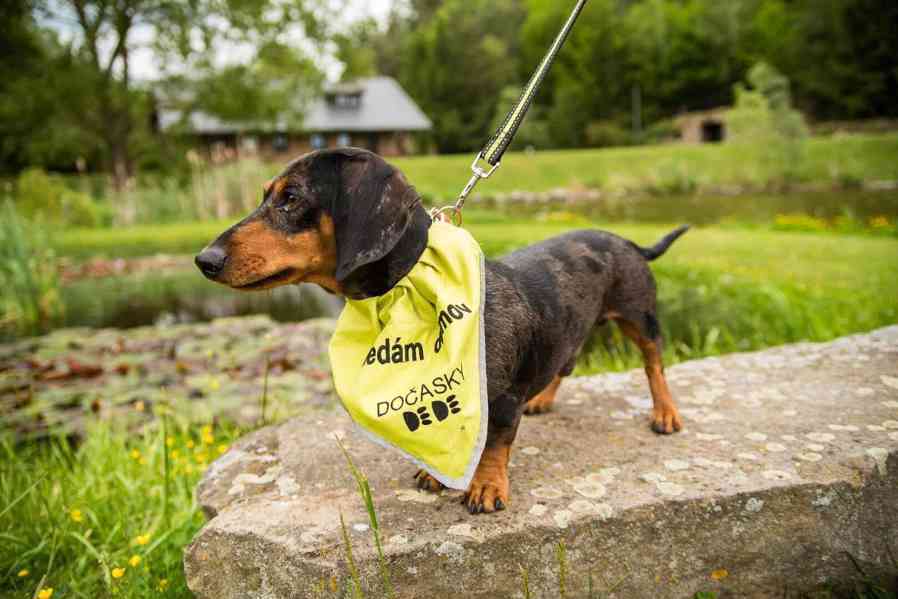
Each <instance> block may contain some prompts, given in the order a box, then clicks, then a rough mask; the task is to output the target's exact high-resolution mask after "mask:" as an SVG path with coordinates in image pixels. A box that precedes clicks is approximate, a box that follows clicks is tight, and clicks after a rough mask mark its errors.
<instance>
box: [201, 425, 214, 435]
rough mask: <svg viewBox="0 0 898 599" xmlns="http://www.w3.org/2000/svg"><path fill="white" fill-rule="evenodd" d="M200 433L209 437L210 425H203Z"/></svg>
mask: <svg viewBox="0 0 898 599" xmlns="http://www.w3.org/2000/svg"><path fill="white" fill-rule="evenodd" d="M200 431H201V432H202V433H203V434H204V435H211V434H212V425H210V424H207V425H205V426H204V427H203V428H201V429H200Z"/></svg>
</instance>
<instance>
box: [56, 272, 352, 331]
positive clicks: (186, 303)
mask: <svg viewBox="0 0 898 599" xmlns="http://www.w3.org/2000/svg"><path fill="white" fill-rule="evenodd" d="M62 296H63V302H64V304H65V306H66V311H65V317H64V321H63V322H62V323H61V325H60V326H69V327H70V326H90V327H115V328H130V327H136V326H142V325H147V324H154V323H156V324H158V323H190V322H205V321H209V320H213V319H216V318H222V317H226V316H245V315H249V314H267V315H269V316H270V317H271V318H272V319H274V320H277V321H281V322H295V321H301V320H306V319H309V318H316V317H319V316H326V317H336V316H337V315H338V314H339V313H340V310H341V309H342V307H343V303H342V300H340V299H339V298H337V297H335V296H332V295H329V294H327V293H326V292H325V291H323V290H322V289H321V288H319V287H317V286H315V285H290V286H286V287H279V288H277V289H274V290H271V291H262V292H253V293H247V292H240V291H235V290H233V289H229V288H227V287H223V286H221V285H215V284H212V283H210V282H209V281H207V280H206V279H205V278H203V277H202V276H201V275H200V274H199V272H197V271H196V269H194V268H192V267H185V268H179V269H173V270H172V271H171V272H168V273H166V274H157V273H144V274H132V275H126V276H118V277H104V278H100V279H86V280H83V281H78V282H75V283H71V284H69V285H66V286H64V287H63V289H62Z"/></svg>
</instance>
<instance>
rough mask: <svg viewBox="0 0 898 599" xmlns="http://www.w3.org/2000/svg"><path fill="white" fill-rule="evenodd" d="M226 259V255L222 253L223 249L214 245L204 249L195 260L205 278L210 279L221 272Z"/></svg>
mask: <svg viewBox="0 0 898 599" xmlns="http://www.w3.org/2000/svg"><path fill="white" fill-rule="evenodd" d="M227 261H228V255H227V254H225V253H224V250H222V249H221V248H218V247H215V246H212V247H208V248H206V249H204V250H203V251H202V252H200V253H199V255H197V257H196V260H195V262H196V265H197V267H198V268H199V269H200V271H202V273H203V274H204V275H206V278H208V279H212V280H214V279H215V277H217V276H218V275H220V274H221V271H222V269H223V268H224V265H225V262H227Z"/></svg>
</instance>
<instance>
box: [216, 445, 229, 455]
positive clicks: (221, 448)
mask: <svg viewBox="0 0 898 599" xmlns="http://www.w3.org/2000/svg"><path fill="white" fill-rule="evenodd" d="M227 450H228V446H227V445H225V444H224V443H222V444H221V445H219V446H218V454H219V455H221V454H223V453H224V452H226V451H227Z"/></svg>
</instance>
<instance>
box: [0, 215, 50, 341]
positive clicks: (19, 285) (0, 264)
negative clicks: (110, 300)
mask: <svg viewBox="0 0 898 599" xmlns="http://www.w3.org/2000/svg"><path fill="white" fill-rule="evenodd" d="M0 214H2V218H0V286H2V288H0V307H2V313H0V334H2V336H7V335H9V334H10V333H11V334H18V335H29V334H36V333H40V332H43V331H46V330H47V329H49V328H50V326H51V325H52V324H53V323H54V322H56V321H58V320H59V319H60V318H61V316H62V313H63V305H62V302H61V300H60V295H59V276H58V273H57V265H56V256H55V254H54V253H53V250H51V249H50V247H49V245H48V239H47V235H46V234H45V233H43V232H42V231H40V230H38V229H37V228H35V227H32V226H29V225H28V224H27V223H25V221H24V220H23V219H22V218H21V217H20V216H19V215H18V214H17V213H16V210H15V208H14V207H13V205H12V203H11V202H9V201H7V202H5V203H4V205H3V207H2V210H0Z"/></svg>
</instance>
